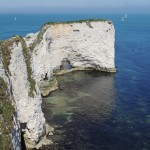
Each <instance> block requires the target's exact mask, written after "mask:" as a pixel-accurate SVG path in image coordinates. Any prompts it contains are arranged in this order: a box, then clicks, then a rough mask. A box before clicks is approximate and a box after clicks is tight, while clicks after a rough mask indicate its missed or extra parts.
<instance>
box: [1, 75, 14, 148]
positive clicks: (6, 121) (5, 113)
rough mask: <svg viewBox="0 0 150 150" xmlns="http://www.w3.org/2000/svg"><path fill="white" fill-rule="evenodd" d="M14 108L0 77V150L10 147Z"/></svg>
mask: <svg viewBox="0 0 150 150" xmlns="http://www.w3.org/2000/svg"><path fill="white" fill-rule="evenodd" d="M13 112H14V108H13V106H12V104H11V100H10V95H9V93H8V89H7V85H6V83H5V81H4V80H3V79H2V78H1V77H0V150H9V149H11V148H12V144H11V136H10V134H11V131H12V121H13Z"/></svg>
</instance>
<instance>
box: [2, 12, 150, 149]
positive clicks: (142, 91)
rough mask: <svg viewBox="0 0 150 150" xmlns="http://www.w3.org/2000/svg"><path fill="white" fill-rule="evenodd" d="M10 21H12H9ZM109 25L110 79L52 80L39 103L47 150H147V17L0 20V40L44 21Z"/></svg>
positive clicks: (77, 77) (87, 76)
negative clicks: (51, 131) (54, 86)
mask: <svg viewBox="0 0 150 150" xmlns="http://www.w3.org/2000/svg"><path fill="white" fill-rule="evenodd" d="M15 17H16V21H15ZM87 18H106V19H111V20H112V21H113V23H114V25H115V29H116V43H115V48H116V67H117V73H116V74H107V73H98V72H78V73H74V74H68V75H65V76H63V77H58V81H59V84H60V89H61V90H59V91H56V92H53V93H52V94H51V95H50V96H48V97H46V98H43V111H44V113H45V117H46V119H47V121H48V122H50V123H51V124H52V125H53V126H55V131H56V132H55V135H54V136H53V137H50V138H51V139H52V140H53V141H54V143H55V144H54V146H53V147H45V149H65V150H72V149H73V150H77V149H78V150H150V14H149V15H148V14H136V15H135V14H128V18H127V19H126V21H125V22H122V21H121V18H122V14H113V15H109V14H93V15H85V14H84V15H73V14H72V15H62V14H61V15H58V14H53V15H52V14H47V15H41V14H39V15H25V14H20V15H19V14H17V15H15V14H13V15H10V14H0V40H3V39H7V38H9V37H11V36H13V35H15V34H19V35H23V36H25V35H26V34H27V33H30V32H37V31H38V30H39V29H40V27H41V26H42V25H43V24H44V23H46V22H49V21H67V20H78V19H87Z"/></svg>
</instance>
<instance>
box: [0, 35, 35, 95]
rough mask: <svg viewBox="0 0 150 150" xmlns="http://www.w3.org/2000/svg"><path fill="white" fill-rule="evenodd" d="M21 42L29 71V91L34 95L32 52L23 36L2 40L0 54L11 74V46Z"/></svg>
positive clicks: (6, 69)
mask: <svg viewBox="0 0 150 150" xmlns="http://www.w3.org/2000/svg"><path fill="white" fill-rule="evenodd" d="M19 42H20V43H21V45H22V51H23V56H24V59H25V63H26V66H27V73H28V81H29V83H30V91H29V96H31V97H33V96H34V94H33V92H34V91H35V80H34V79H33V78H32V69H31V52H30V51H29V49H28V48H27V45H26V43H25V41H24V39H23V37H21V36H14V37H13V38H11V39H9V40H6V41H1V42H0V54H1V55H2V58H3V59H2V62H3V66H4V69H5V71H6V72H8V73H9V75H11V73H10V70H9V64H10V59H11V53H12V52H11V48H12V46H13V44H14V43H16V44H18V43H19Z"/></svg>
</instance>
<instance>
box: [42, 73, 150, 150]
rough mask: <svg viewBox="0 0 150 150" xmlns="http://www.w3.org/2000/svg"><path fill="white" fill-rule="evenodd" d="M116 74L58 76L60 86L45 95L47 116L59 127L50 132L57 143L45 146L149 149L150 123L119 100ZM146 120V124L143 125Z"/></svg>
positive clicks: (51, 137) (82, 149)
mask: <svg viewBox="0 0 150 150" xmlns="http://www.w3.org/2000/svg"><path fill="white" fill-rule="evenodd" d="M115 76H116V75H115V74H109V73H102V72H96V71H80V72H75V73H69V74H66V75H63V76H58V77H57V80H58V83H59V90H58V91H55V92H52V93H51V94H50V95H49V96H48V97H45V98H43V112H44V114H45V117H46V120H47V122H48V123H50V124H51V125H52V126H54V127H55V133H54V136H49V138H50V139H52V141H53V142H54V145H53V146H54V147H53V148H52V147H45V149H64V150H76V149H79V150H84V149H85V150H91V149H93V150H100V149H102V150H107V149H108V150H114V149H115V150H126V149H129V150H133V149H135V150H141V149H143V148H145V150H146V149H147V150H148V148H149V146H150V145H149V142H148V139H147V138H148V137H149V136H150V135H149V134H148V133H146V129H147V128H148V126H149V123H148V122H147V123H146V122H142V120H141V117H142V114H141V117H139V113H138V118H136V113H137V112H131V111H132V110H131V107H132V105H130V104H125V103H124V100H123V101H121V100H119V97H118V94H117V91H116V89H115V83H114V80H115ZM137 105H139V103H138V104H137ZM142 105H144V104H142ZM144 109H145V107H143V108H142V109H141V110H140V111H143V110H144ZM142 124H144V125H145V128H144V127H143V128H141V129H139V128H140V125H141V127H142Z"/></svg>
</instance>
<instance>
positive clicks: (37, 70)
mask: <svg viewBox="0 0 150 150" xmlns="http://www.w3.org/2000/svg"><path fill="white" fill-rule="evenodd" d="M114 41H115V39H114V26H113V24H112V22H111V21H104V20H86V21H78V22H67V23H47V24H45V25H44V26H43V27H42V29H41V31H40V32H38V33H36V34H28V35H27V36H26V37H25V38H22V37H20V36H15V37H12V38H11V39H9V40H6V41H2V42H0V81H1V82H2V83H0V85H3V86H5V91H6V90H7V91H6V92H7V93H5V92H4V91H3V93H4V94H6V95H7V100H6V101H7V103H8V102H9V105H10V106H9V107H10V108H11V107H12V109H11V110H13V111H8V114H7V115H8V116H12V118H9V122H11V121H12V122H11V124H12V126H11V129H9V130H8V131H7V132H5V133H3V132H0V136H2V134H6V135H9V133H10V132H11V137H10V140H11V141H12V144H13V147H14V149H18V150H19V149H21V134H22V135H23V134H24V135H25V136H24V137H26V139H25V141H26V143H28V144H27V146H29V147H30V145H32V146H33V147H34V146H36V144H37V143H38V142H39V140H40V139H41V137H42V136H43V135H44V134H45V119H44V116H43V113H42V110H41V103H42V98H41V92H40V90H39V86H38V85H39V84H40V81H43V80H48V81H49V80H51V79H52V78H53V74H61V73H65V72H70V71H73V70H86V69H94V70H99V71H106V72H115V64H114ZM64 70H65V71H64ZM0 90H1V91H2V90H3V89H0ZM3 93H2V95H0V100H1V101H2V97H3V96H4V94H3ZM5 105H6V104H5V103H2V102H1V106H0V130H3V128H4V125H2V124H5V118H4V117H5V114H4V107H6V106H5ZM6 108H7V107H6ZM10 119H11V121H10ZM9 128H10V126H9ZM0 142H1V141H0ZM6 142H10V141H6ZM29 143H30V144H29ZM4 146H5V145H4ZM7 146H8V145H7ZM4 148H5V147H4Z"/></svg>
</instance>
